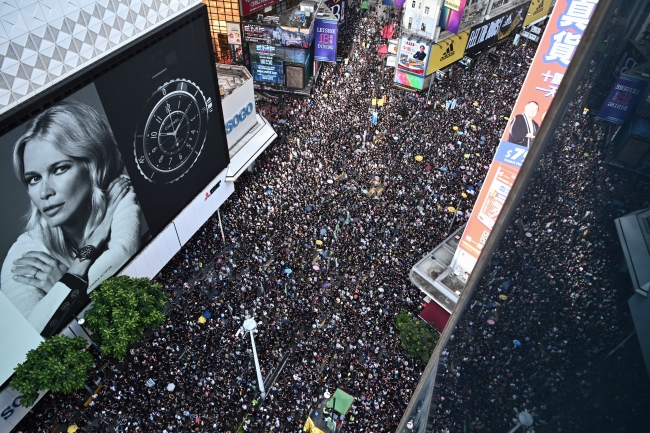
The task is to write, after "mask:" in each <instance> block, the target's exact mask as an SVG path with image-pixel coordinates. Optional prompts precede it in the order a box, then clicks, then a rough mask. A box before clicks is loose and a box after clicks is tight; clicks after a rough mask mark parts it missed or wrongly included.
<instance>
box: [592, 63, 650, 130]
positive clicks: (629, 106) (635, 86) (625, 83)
mask: <svg viewBox="0 0 650 433" xmlns="http://www.w3.org/2000/svg"><path fill="white" fill-rule="evenodd" d="M647 85H648V82H647V81H646V80H640V79H639V78H635V77H629V76H627V75H621V77H620V78H619V79H618V80H616V83H615V84H614V87H612V90H611V91H610V92H609V95H608V96H607V99H605V102H604V103H603V106H602V107H601V109H600V112H599V113H598V118H599V119H603V120H606V121H608V122H612V123H618V124H620V125H622V124H623V123H625V119H627V116H628V115H629V114H630V112H631V111H632V110H633V109H634V105H635V104H636V101H637V100H638V99H639V96H641V95H642V94H643V91H644V90H645V88H646V86H647Z"/></svg>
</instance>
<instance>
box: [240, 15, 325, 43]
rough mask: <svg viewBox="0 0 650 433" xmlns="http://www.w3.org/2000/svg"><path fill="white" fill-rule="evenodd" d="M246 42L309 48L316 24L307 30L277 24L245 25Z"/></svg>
mask: <svg viewBox="0 0 650 433" xmlns="http://www.w3.org/2000/svg"><path fill="white" fill-rule="evenodd" d="M243 28H244V40H245V41H246V42H255V43H258V44H266V45H278V46H283V47H294V48H305V49H307V48H309V45H310V44H311V38H312V36H313V30H314V23H313V22H312V25H311V26H310V27H307V28H297V27H282V26H279V25H275V24H263V23H244V24H243Z"/></svg>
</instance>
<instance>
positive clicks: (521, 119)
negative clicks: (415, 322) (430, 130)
mask: <svg viewBox="0 0 650 433" xmlns="http://www.w3.org/2000/svg"><path fill="white" fill-rule="evenodd" d="M597 3H598V0H557V2H556V4H555V9H554V10H553V14H552V15H551V17H550V19H549V22H548V26H547V28H546V31H545V32H544V35H543V36H542V40H541V42H540V44H539V47H538V48H537V53H535V57H534V60H533V63H532V65H531V67H530V70H529V71H528V75H527V76H526V79H525V81H524V85H523V86H522V88H521V91H520V93H519V96H518V97H517V102H516V103H515V107H514V109H513V111H512V114H511V115H510V120H509V122H508V126H507V127H506V130H505V131H504V133H503V136H502V138H501V142H500V144H499V147H498V148H497V151H496V154H495V156H494V159H493V160H492V164H491V165H490V169H489V170H488V174H487V177H486V179H485V182H484V183H483V187H482V188H481V192H480V193H479V195H478V197H477V199H476V204H475V205H474V208H473V209H472V213H471V214H470V218H469V221H468V222H467V226H466V227H465V231H464V232H463V236H462V237H461V240H460V243H459V245H458V249H457V250H456V253H455V254H454V258H453V260H452V263H451V267H452V269H453V270H454V273H455V274H456V275H457V276H458V277H459V278H461V279H466V278H467V276H469V274H470V273H471V272H472V269H474V265H475V264H476V260H477V259H478V257H479V255H480V253H481V251H482V249H483V246H484V245H485V242H486V241H487V239H488V236H489V235H490V232H491V231H492V227H493V226H494V222H495V221H496V219H497V217H498V216H499V213H500V212H501V208H502V206H503V203H504V201H505V199H506V197H507V196H508V194H509V193H510V188H512V185H513V183H514V181H515V178H516V177H517V174H518V173H519V168H520V167H521V165H522V163H523V162H524V159H525V157H526V155H527V153H528V149H529V148H530V147H531V146H532V145H533V142H534V140H535V136H536V135H537V131H538V130H539V125H540V124H541V123H542V121H543V120H544V116H545V115H546V112H547V110H548V107H549V105H550V104H551V101H552V100H553V97H554V96H555V92H556V91H557V89H558V86H559V85H560V82H561V81H562V78H563V77H564V73H565V72H566V69H567V66H569V63H570V62H571V59H572V58H573V54H574V52H575V50H576V48H577V47H578V43H580V38H581V37H582V34H583V33H584V31H585V29H586V28H587V24H588V23H589V20H590V19H591V16H592V14H593V12H594V10H595V8H596V5H597Z"/></svg>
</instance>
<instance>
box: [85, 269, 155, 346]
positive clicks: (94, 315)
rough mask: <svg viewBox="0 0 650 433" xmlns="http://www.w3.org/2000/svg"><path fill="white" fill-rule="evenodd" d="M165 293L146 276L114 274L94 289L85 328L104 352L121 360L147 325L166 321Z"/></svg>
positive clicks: (152, 325)
mask: <svg viewBox="0 0 650 433" xmlns="http://www.w3.org/2000/svg"><path fill="white" fill-rule="evenodd" d="M166 298H167V295H166V294H165V292H164V291H163V289H162V286H161V285H160V284H151V281H150V280H149V279H148V278H131V277H127V276H120V277H113V278H109V279H108V280H106V281H104V282H103V283H102V285H101V287H99V288H98V289H97V290H95V291H93V293H91V295H90V299H91V300H92V301H93V306H92V307H91V308H90V309H89V310H88V311H87V312H86V314H85V319H86V323H87V324H88V325H87V326H88V329H90V330H91V331H92V332H93V340H95V341H96V342H97V343H99V344H100V347H101V352H102V354H104V355H109V356H112V357H114V358H116V359H121V358H123V357H124V355H126V351H127V350H128V347H129V346H130V345H131V344H133V343H135V342H136V341H138V340H139V339H140V336H141V335H142V332H143V331H144V330H145V329H147V327H149V326H151V327H157V326H160V325H161V324H163V323H164V322H165V313H164V310H165V306H166V304H167V301H166Z"/></svg>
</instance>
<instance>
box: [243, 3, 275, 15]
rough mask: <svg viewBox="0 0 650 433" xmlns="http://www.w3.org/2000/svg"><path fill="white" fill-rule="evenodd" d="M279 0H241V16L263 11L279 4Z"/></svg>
mask: <svg viewBox="0 0 650 433" xmlns="http://www.w3.org/2000/svg"><path fill="white" fill-rule="evenodd" d="M279 1H280V0H241V1H240V2H239V3H240V8H239V10H240V11H241V16H243V17H244V16H246V15H250V14H251V13H253V12H255V11H258V10H260V9H264V8H265V7H267V6H271V5H274V4H276V3H277V2H279Z"/></svg>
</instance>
